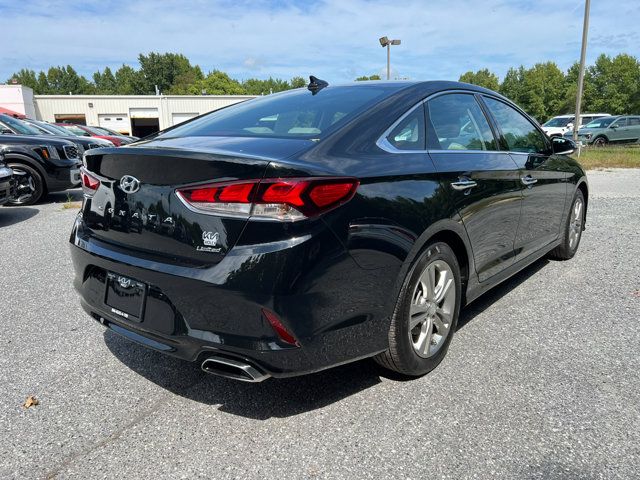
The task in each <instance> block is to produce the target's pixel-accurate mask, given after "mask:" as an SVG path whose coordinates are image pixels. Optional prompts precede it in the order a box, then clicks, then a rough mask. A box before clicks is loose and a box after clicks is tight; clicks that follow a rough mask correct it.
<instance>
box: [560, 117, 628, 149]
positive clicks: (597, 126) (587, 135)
mask: <svg viewBox="0 0 640 480" xmlns="http://www.w3.org/2000/svg"><path fill="white" fill-rule="evenodd" d="M567 135H568V134H565V137H567ZM569 136H570V135H569ZM639 139H640V116H639V115H620V116H617V117H605V118H599V119H597V120H594V121H593V122H591V123H588V124H586V125H585V126H584V127H582V128H581V129H579V130H578V141H579V142H580V143H582V144H584V145H595V146H598V147H602V146H604V145H606V144H607V143H636V142H638V140H639Z"/></svg>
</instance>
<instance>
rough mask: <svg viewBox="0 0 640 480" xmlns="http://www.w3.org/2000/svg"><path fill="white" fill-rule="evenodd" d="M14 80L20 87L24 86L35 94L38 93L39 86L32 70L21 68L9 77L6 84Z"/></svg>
mask: <svg viewBox="0 0 640 480" xmlns="http://www.w3.org/2000/svg"><path fill="white" fill-rule="evenodd" d="M14 80H15V81H17V83H18V84H20V85H24V86H26V87H29V88H31V89H33V91H34V92H35V93H40V92H39V87H40V85H39V84H38V79H37V77H36V72H35V71H34V70H29V69H26V68H23V69H22V70H20V71H19V72H18V73H14V74H13V75H11V77H9V78H8V79H7V83H11V82H12V81H14Z"/></svg>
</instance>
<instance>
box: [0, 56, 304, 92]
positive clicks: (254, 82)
mask: <svg viewBox="0 0 640 480" xmlns="http://www.w3.org/2000/svg"><path fill="white" fill-rule="evenodd" d="M138 62H139V64H140V67H139V68H138V69H135V68H133V67H130V66H129V65H122V66H121V67H120V68H118V69H117V70H116V71H115V72H113V71H112V70H111V69H110V68H109V67H106V68H105V69H104V70H102V71H97V72H95V73H94V74H93V79H92V80H88V79H87V78H85V77H84V76H83V75H79V74H78V73H77V72H76V71H75V70H74V68H73V67H72V66H71V65H67V66H66V67H63V66H60V67H51V68H49V70H47V71H46V72H44V71H41V72H38V73H36V72H35V71H33V70H29V69H22V70H20V71H19V72H17V73H15V74H13V75H12V76H11V78H10V79H9V80H8V81H9V82H11V81H14V80H15V81H17V83H19V84H22V85H26V86H28V87H31V88H32V89H33V90H34V92H35V93H37V94H41V95H67V94H69V93H72V94H75V95H78V94H86V95H154V94H155V93H156V86H157V87H158V90H159V91H160V92H162V93H163V94H167V95H262V94H268V93H272V92H280V91H283V90H288V89H290V88H298V87H302V86H304V85H306V81H305V79H303V78H302V77H293V78H292V79H291V80H289V81H287V80H281V79H274V78H269V79H267V80H260V79H257V78H249V79H247V80H245V81H243V82H239V81H238V80H235V79H233V78H231V77H229V75H227V74H226V73H224V72H221V71H220V70H213V71H211V72H209V73H207V74H206V75H205V74H204V73H203V71H202V69H201V68H200V67H199V66H198V65H192V64H191V62H190V61H189V59H188V58H187V57H185V56H184V55H181V54H176V53H154V52H152V53H149V54H148V55H144V54H140V55H139V56H138Z"/></svg>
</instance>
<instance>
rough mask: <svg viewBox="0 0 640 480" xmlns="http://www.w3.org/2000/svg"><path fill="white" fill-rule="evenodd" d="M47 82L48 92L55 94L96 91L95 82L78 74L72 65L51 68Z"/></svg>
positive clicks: (76, 93) (77, 93)
mask: <svg viewBox="0 0 640 480" xmlns="http://www.w3.org/2000/svg"><path fill="white" fill-rule="evenodd" d="M39 78H40V77H39ZM46 83H47V90H48V91H47V93H49V94H54V95H67V94H74V95H79V94H90V93H93V92H94V86H93V84H92V83H90V82H89V81H88V80H87V79H86V78H85V77H83V76H82V75H78V73H77V72H76V71H75V70H74V69H73V67H72V66H71V65H67V66H66V67H51V68H49V70H48V71H47V75H46Z"/></svg>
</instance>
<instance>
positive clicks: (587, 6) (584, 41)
mask: <svg viewBox="0 0 640 480" xmlns="http://www.w3.org/2000/svg"><path fill="white" fill-rule="evenodd" d="M590 6H591V0H585V2H584V25H583V26H582V50H581V51H580V73H579V74H578V92H577V94H576V115H575V117H574V119H573V141H574V142H576V143H577V142H578V128H579V127H580V111H581V110H580V109H581V108H582V88H583V87H584V64H585V61H586V56H587V35H588V33H589V9H590ZM578 156H580V145H578Z"/></svg>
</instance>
